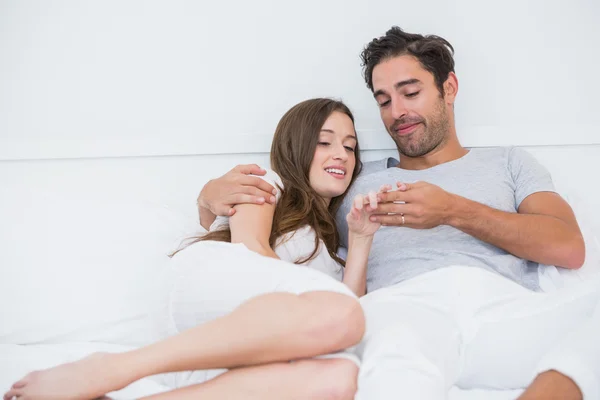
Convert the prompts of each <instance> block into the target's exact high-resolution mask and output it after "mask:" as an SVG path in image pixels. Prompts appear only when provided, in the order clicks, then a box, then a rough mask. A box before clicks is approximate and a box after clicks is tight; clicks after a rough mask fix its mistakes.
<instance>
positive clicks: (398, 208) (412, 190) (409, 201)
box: [371, 182, 456, 229]
mask: <svg viewBox="0 0 600 400" xmlns="http://www.w3.org/2000/svg"><path fill="white" fill-rule="evenodd" d="M396 186H397V187H398V190H395V191H392V192H387V193H380V194H378V195H377V197H378V200H379V205H378V207H377V210H374V212H373V214H374V215H373V216H371V221H376V222H380V223H381V224H382V225H393V226H406V227H409V228H415V229H431V228H435V227H436V226H439V225H445V224H447V223H448V220H449V218H450V211H451V207H452V204H453V203H454V202H455V201H456V195H454V194H452V193H448V192H446V191H445V190H443V189H442V188H440V187H439V186H436V185H433V184H431V183H427V182H416V183H401V182H397V183H396Z"/></svg>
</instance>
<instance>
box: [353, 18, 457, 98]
mask: <svg viewBox="0 0 600 400" xmlns="http://www.w3.org/2000/svg"><path fill="white" fill-rule="evenodd" d="M403 55H411V56H413V57H415V58H416V59H417V60H419V62H420V63H421V65H422V66H423V68H424V69H426V70H427V71H429V72H431V73H432V74H433V77H434V79H435V84H436V86H437V87H438V90H439V91H440V94H441V95H443V94H444V82H446V79H448V75H449V74H450V72H454V58H453V55H454V48H453V47H452V45H451V44H450V42H448V41H447V40H446V39H444V38H442V37H439V36H435V35H427V36H423V35H420V34H416V33H407V32H404V31H403V30H402V29H400V28H399V27H397V26H393V27H392V28H391V29H390V30H389V31H387V32H386V33H385V35H384V36H382V37H380V38H378V39H377V38H376V39H373V40H372V41H371V42H370V43H369V44H368V45H367V46H366V47H365V49H364V50H363V52H362V53H361V55H360V58H361V61H362V64H361V65H362V67H363V76H364V78H365V82H366V83H367V87H368V88H369V89H370V90H371V91H373V69H374V68H375V67H376V66H377V65H378V64H379V63H381V62H383V61H386V60H388V59H390V58H393V57H398V56H403Z"/></svg>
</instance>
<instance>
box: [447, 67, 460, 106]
mask: <svg viewBox="0 0 600 400" xmlns="http://www.w3.org/2000/svg"><path fill="white" fill-rule="evenodd" d="M457 93H458V78H457V77H456V74H455V73H454V72H450V73H449V74H448V79H446V82H444V100H445V101H446V103H447V104H449V105H453V104H454V101H455V100H456V94H457Z"/></svg>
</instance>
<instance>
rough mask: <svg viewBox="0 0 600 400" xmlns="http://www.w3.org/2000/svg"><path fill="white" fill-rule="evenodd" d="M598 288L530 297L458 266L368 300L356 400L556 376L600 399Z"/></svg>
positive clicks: (437, 394)
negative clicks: (561, 375) (555, 373)
mask: <svg viewBox="0 0 600 400" xmlns="http://www.w3.org/2000/svg"><path fill="white" fill-rule="evenodd" d="M599 294H600V281H599V280H598V279H596V281H595V282H594V281H589V282H585V283H583V284H581V285H578V286H576V287H569V288H567V289H562V290H559V291H556V292H553V293H535V292H531V291H529V290H527V289H525V288H523V287H521V286H519V285H517V284H516V283H514V282H512V281H509V280H508V279H505V278H503V277H502V276H500V275H495V274H493V273H491V272H488V271H485V270H482V269H477V268H473V267H461V266H452V267H448V268H443V269H440V270H436V271H433V272H429V273H426V274H423V275H421V276H418V277H416V278H413V279H410V280H408V281H405V282H402V283H400V284H397V285H394V286H392V287H388V288H384V289H379V290H376V291H374V292H372V293H369V294H368V295H366V296H365V297H363V298H362V299H361V304H362V306H363V308H364V311H365V315H366V319H367V331H366V334H365V338H364V339H363V342H362V343H361V345H360V346H359V347H358V354H359V356H360V357H361V358H362V365H361V370H360V374H359V382H358V388H359V389H358V394H357V397H356V399H357V400H379V399H386V400H387V399H422V400H439V399H446V398H447V393H448V390H449V389H450V388H451V387H452V386H453V385H458V386H459V387H462V388H475V387H479V388H494V389H513V388H523V387H526V386H527V385H528V384H529V383H530V382H531V381H532V380H533V379H534V377H535V376H536V375H537V374H538V373H540V372H542V371H546V370H549V369H555V370H558V371H560V372H562V373H564V374H565V375H567V376H570V377H571V378H572V379H573V380H574V381H575V382H576V383H577V384H578V385H579V387H580V388H581V390H582V392H583V393H584V399H586V400H588V399H589V400H596V399H600V391H599V384H600V381H599V380H600V306H598V298H599Z"/></svg>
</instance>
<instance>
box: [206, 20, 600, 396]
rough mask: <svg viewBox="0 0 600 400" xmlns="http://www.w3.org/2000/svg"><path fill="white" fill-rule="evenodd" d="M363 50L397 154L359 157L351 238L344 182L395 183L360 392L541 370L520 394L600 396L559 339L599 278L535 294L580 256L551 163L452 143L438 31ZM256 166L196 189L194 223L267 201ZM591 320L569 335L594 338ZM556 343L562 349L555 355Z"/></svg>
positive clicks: (579, 315) (372, 284)
mask: <svg viewBox="0 0 600 400" xmlns="http://www.w3.org/2000/svg"><path fill="white" fill-rule="evenodd" d="M362 61H363V66H364V77H365V81H366V83H367V86H368V87H369V89H370V90H371V91H372V93H373V95H374V97H375V100H376V101H377V104H378V106H379V108H380V113H381V118H382V120H383V123H384V125H385V127H386V129H387V131H388V133H389V134H390V136H391V137H392V139H393V140H394V141H395V143H396V145H397V148H398V152H399V153H400V161H397V160H395V159H391V158H390V159H385V160H381V161H376V162H372V163H367V164H365V166H364V168H363V171H362V173H361V174H360V176H359V177H358V179H357V180H356V182H355V183H354V185H353V186H352V188H351V189H350V191H349V193H348V194H347V196H346V201H345V202H344V204H343V205H342V207H341V209H340V211H339V214H338V220H337V222H338V227H339V229H340V232H341V236H342V243H346V241H347V236H346V232H347V226H346V223H345V218H343V216H345V215H346V214H347V212H348V210H349V208H350V206H351V199H352V198H353V195H354V194H358V193H367V192H368V191H370V190H373V189H375V188H378V187H380V186H381V185H382V184H389V183H395V184H396V185H397V190H395V191H392V192H388V193H382V194H379V199H380V201H381V204H380V205H379V206H378V208H377V209H376V210H371V211H372V213H373V216H372V217H371V218H372V219H373V220H376V221H379V222H381V223H382V225H383V227H382V228H381V229H380V231H379V232H377V234H376V236H375V239H374V242H373V248H372V251H371V256H370V257H369V272H368V291H369V292H370V293H369V294H368V295H367V296H365V297H364V298H363V299H362V300H361V304H362V305H363V308H364V310H365V314H366V318H367V333H366V335H365V338H364V340H363V344H362V345H361V346H360V347H359V353H360V355H361V356H362V360H363V365H362V367H361V373H360V377H359V391H358V394H357V399H369V400H372V399H388V398H401V397H402V398H410V399H432V400H433V399H443V398H446V393H447V391H448V389H449V387H451V386H452V385H453V384H458V385H459V386H464V387H477V386H479V387H492V388H514V387H523V386H525V385H526V384H527V383H528V382H529V381H530V380H531V379H533V378H534V377H535V375H536V374H538V373H541V374H540V375H539V376H538V377H537V378H536V380H535V382H534V383H533V384H532V385H531V387H530V388H529V389H528V391H526V393H524V394H523V399H528V398H531V399H533V398H540V399H541V398H560V399H565V400H566V399H581V398H582V392H583V395H584V396H585V398H586V399H588V398H590V399H592V398H594V399H595V398H597V396H600V394H599V393H598V375H594V374H598V373H599V372H600V371H598V370H597V369H594V368H596V367H598V366H594V365H593V362H594V361H593V358H590V357H589V354H588V358H586V357H585V356H586V354H582V352H581V351H575V350H574V349H570V348H569V345H570V343H572V340H571V341H568V340H564V338H565V337H567V333H568V332H570V331H571V330H573V326H579V325H581V324H583V323H589V320H588V319H589V317H590V315H591V314H592V312H593V309H594V307H595V304H596V303H597V290H594V289H593V288H592V286H591V285H589V286H586V287H585V288H581V289H580V290H578V291H577V292H575V291H573V293H563V294H561V296H560V297H559V296H556V295H555V296H552V295H545V296H546V297H544V296H541V295H538V294H536V293H534V291H536V290H538V289H539V284H538V278H537V277H538V269H539V268H543V265H544V264H545V265H556V266H558V267H563V268H569V269H575V268H579V267H580V266H581V265H582V264H583V262H584V259H585V248H584V243H583V238H582V235H581V232H580V230H579V227H578V225H577V221H576V220H575V217H574V215H573V212H572V210H571V208H570V207H569V205H568V204H567V203H566V202H565V201H564V200H563V199H562V198H561V197H560V196H559V195H558V194H556V193H555V191H554V187H553V185H552V180H551V178H550V176H549V174H548V172H547V171H546V170H545V169H544V168H543V167H542V166H541V165H540V164H539V163H538V162H536V160H535V159H534V158H533V157H531V156H530V155H529V154H528V153H526V152H524V151H522V150H520V149H515V148H496V149H474V150H467V149H465V148H464V147H462V146H461V145H460V142H459V140H458V138H457V133H456V128H455V123H454V102H455V99H456V96H457V93H458V79H457V77H456V75H455V73H454V60H453V48H452V46H451V45H450V43H449V42H447V41H446V40H445V39H442V38H440V37H437V36H422V35H418V34H409V33H406V32H403V31H402V30H401V29H400V28H397V27H393V28H392V29H390V30H389V31H388V32H387V33H386V34H385V35H384V36H383V37H381V38H379V39H374V40H373V41H372V42H371V43H369V44H368V45H367V47H366V48H365V49H364V51H363V53H362ZM257 172H258V171H256V168H255V167H253V166H240V167H237V168H236V169H234V170H232V171H230V172H229V173H228V174H226V175H225V176H223V177H221V178H219V179H217V180H214V181H211V182H209V183H208V184H207V185H206V186H205V188H204V189H203V190H202V192H201V194H200V196H199V199H198V204H199V212H200V219H201V223H202V225H203V226H205V227H206V226H209V225H210V223H211V222H212V220H213V219H214V214H222V215H223V214H231V213H232V212H233V209H232V206H233V205H235V204H239V203H246V202H259V203H260V202H264V201H272V200H273V199H271V194H270V191H271V190H272V188H270V187H269V186H268V185H265V184H264V182H263V181H262V180H260V179H259V178H256V177H251V176H247V175H246V174H249V173H257ZM589 324H590V326H588V327H586V328H585V329H584V328H581V329H584V330H583V331H582V333H581V332H580V333H575V335H579V337H580V338H584V339H585V338H586V337H587V338H588V340H589V330H590V329H595V328H594V326H595V325H592V324H591V323H589ZM586 335H588V336H586ZM561 340H563V342H562V343H561V344H557V343H558V342H559V341H561ZM565 354H568V355H569V356H570V357H571V362H569V363H564V362H563V364H562V365H561V358H563V359H564V355H565ZM557 371H560V372H557ZM548 393H551V395H549V394H548ZM558 394H560V397H556V396H557V395H558ZM536 396H537V397H536Z"/></svg>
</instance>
